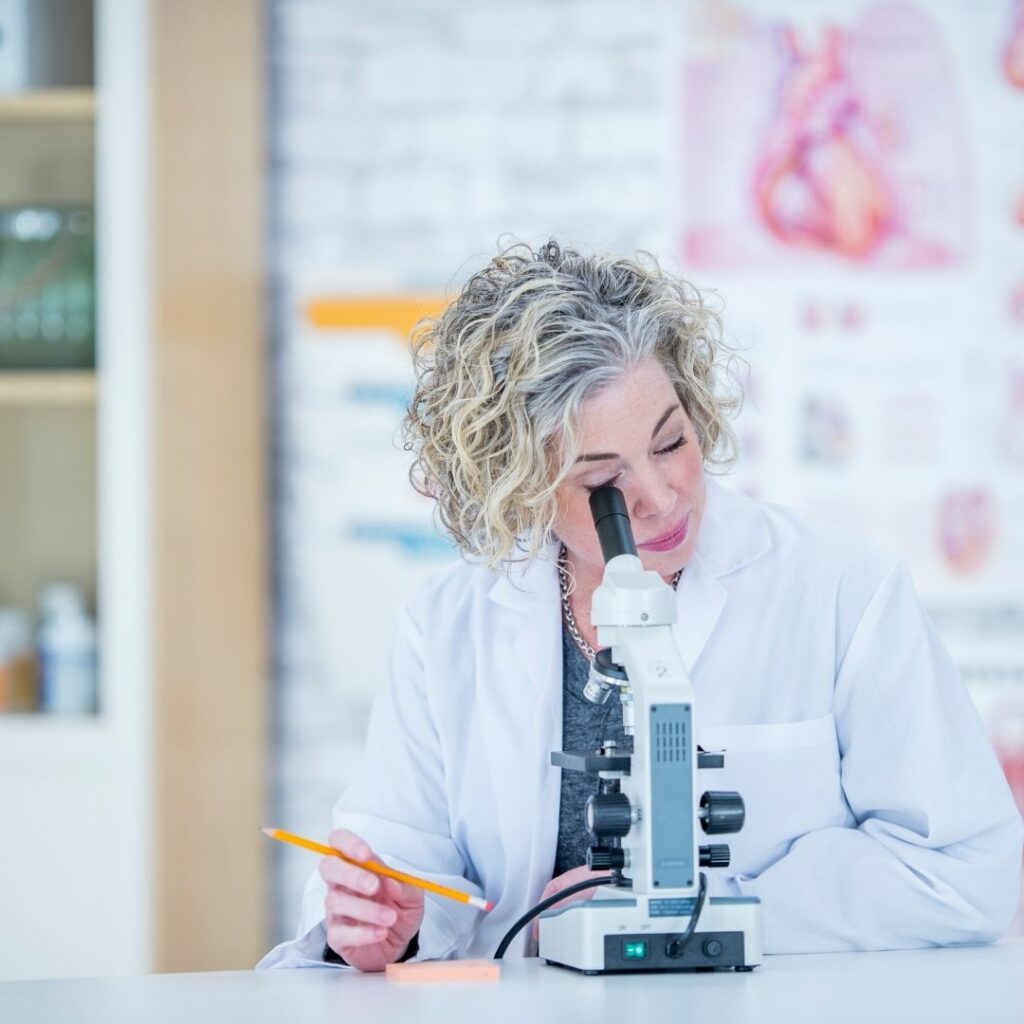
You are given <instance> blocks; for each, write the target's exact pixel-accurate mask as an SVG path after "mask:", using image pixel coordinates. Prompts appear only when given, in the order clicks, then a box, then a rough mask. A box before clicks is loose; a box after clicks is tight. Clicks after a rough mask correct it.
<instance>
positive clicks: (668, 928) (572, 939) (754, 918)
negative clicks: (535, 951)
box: [539, 890, 761, 974]
mask: <svg viewBox="0 0 1024 1024" xmlns="http://www.w3.org/2000/svg"><path fill="white" fill-rule="evenodd" d="M603 891H604V890H599V892H603ZM645 903H646V901H645V900H640V901H637V900H635V899H614V898H603V899H602V898H595V899H592V900H588V901H586V902H579V903H575V904H571V905H570V906H568V907H566V908H563V909H559V910H552V911H548V912H547V913H546V914H543V915H541V919H540V948H539V953H540V956H541V958H542V959H544V960H546V961H547V962H548V963H549V964H551V965H553V966H556V967H568V968H570V969H572V970H577V971H583V972H584V973H585V974H607V973H611V972H616V973H619V972H624V971H630V972H632V971H700V970H737V971H750V970H753V969H754V968H755V967H757V966H758V965H759V964H760V963H761V906H760V900H758V899H755V898H715V897H712V898H710V899H708V901H707V902H706V903H705V905H704V909H703V911H702V912H701V915H700V920H699V922H698V924H697V929H696V931H695V932H694V933H693V935H692V936H690V939H689V941H688V942H687V943H686V946H685V947H684V948H679V942H678V940H679V936H680V934H681V933H683V932H685V931H686V928H687V926H688V924H689V918H687V917H650V916H648V915H647V913H646V908H645V906H644V904H645Z"/></svg>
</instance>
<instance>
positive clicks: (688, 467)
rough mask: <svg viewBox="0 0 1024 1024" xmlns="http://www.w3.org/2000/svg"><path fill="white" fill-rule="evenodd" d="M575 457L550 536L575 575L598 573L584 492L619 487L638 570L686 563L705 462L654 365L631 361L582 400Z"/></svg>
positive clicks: (667, 570) (597, 548) (668, 571)
mask: <svg viewBox="0 0 1024 1024" xmlns="http://www.w3.org/2000/svg"><path fill="white" fill-rule="evenodd" d="M579 429H580V456H579V458H578V459H577V460H576V463H575V464H574V465H573V467H572V469H571V470H570V472H569V475H568V476H567V477H566V478H565V480H563V481H562V483H561V484H560V485H559V488H558V491H557V497H558V507H559V516H558V519H557V521H556V524H555V533H556V534H557V536H558V538H559V539H560V540H561V541H562V543H563V544H565V546H566V548H567V549H568V551H569V554H570V556H571V558H572V562H573V565H574V567H575V569H576V574H577V577H591V578H593V577H595V576H596V577H599V576H600V575H601V574H602V573H603V572H604V558H603V557H602V555H601V545H600V543H599V541H598V539H597V532H596V530H595V529H594V520H593V517H592V516H591V514H590V495H591V492H592V491H594V490H595V489H596V488H598V487H601V486H603V485H604V484H613V485H614V486H615V487H618V488H619V490H620V491H622V494H623V496H624V497H625V499H626V508H627V509H628V510H629V518H630V522H631V523H632V526H633V537H634V539H635V540H636V546H637V553H638V554H639V555H640V559H641V561H642V562H643V564H644V568H645V569H652V570H654V571H655V572H657V573H660V574H661V575H662V576H664V577H669V576H671V575H672V574H673V573H675V572H677V571H678V570H679V569H681V568H682V567H683V566H684V565H686V563H687V562H688V561H689V560H690V557H691V556H692V555H693V551H694V548H695V547H696V545H697V533H698V531H699V529H700V524H701V517H702V516H703V513H704V459H703V456H702V455H701V450H700V445H699V443H698V441H697V435H696V431H695V430H694V427H693V424H692V423H691V422H690V418H689V417H688V416H687V415H686V413H685V412H684V411H683V407H682V405H681V404H680V402H679V398H678V396H677V395H676V392H675V388H674V387H673V386H672V382H671V381H670V380H669V377H668V374H667V373H666V372H665V370H664V368H663V367H662V366H661V364H660V363H659V362H658V361H657V360H656V359H654V358H650V359H647V360H645V361H644V362H642V363H640V364H638V365H637V366H636V367H635V368H634V369H633V370H631V371H630V372H629V373H627V374H626V375H625V376H624V377H622V378H621V379H620V380H619V381H617V382H616V383H615V384H612V385H610V386H609V387H607V388H605V389H604V390H603V391H600V392H598V393H597V394H596V395H594V396H593V398H590V399H588V400H587V401H585V402H584V403H583V408H582V410H581V415H580V421H579Z"/></svg>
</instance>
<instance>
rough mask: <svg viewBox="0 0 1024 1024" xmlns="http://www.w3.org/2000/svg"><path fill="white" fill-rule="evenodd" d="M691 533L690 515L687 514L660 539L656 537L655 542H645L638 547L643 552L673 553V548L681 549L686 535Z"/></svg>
mask: <svg viewBox="0 0 1024 1024" xmlns="http://www.w3.org/2000/svg"><path fill="white" fill-rule="evenodd" d="M689 532H690V513H689V512H687V513H686V515H685V516H683V518H682V519H681V520H680V522H679V523H678V524H677V525H676V526H673V527H672V529H671V530H669V532H668V533H663V534H662V535H661V536H660V537H655V538H654V539H653V540H647V541H644V542H643V544H637V547H638V548H639V549H640V550H641V551H671V550H672V549H673V548H677V547H679V545H680V544H682V543H683V541H684V540H686V535H687V533H689Z"/></svg>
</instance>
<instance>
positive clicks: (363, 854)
mask: <svg viewBox="0 0 1024 1024" xmlns="http://www.w3.org/2000/svg"><path fill="white" fill-rule="evenodd" d="M327 841H328V842H329V843H330V844H331V846H333V847H334V848H335V849H336V850H337V851H338V852H339V853H343V854H345V856H346V857H351V858H352V859H353V860H369V859H370V858H371V857H372V856H373V851H372V850H371V849H370V847H369V844H368V843H367V842H366V840H365V839H362V838H360V837H359V836H357V835H356V834H355V832H349V830H348V829H347V828H336V829H335V830H334V831H333V832H332V833H331V834H330V835H329V836H328V837H327Z"/></svg>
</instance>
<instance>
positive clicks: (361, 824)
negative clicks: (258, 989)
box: [257, 608, 482, 970]
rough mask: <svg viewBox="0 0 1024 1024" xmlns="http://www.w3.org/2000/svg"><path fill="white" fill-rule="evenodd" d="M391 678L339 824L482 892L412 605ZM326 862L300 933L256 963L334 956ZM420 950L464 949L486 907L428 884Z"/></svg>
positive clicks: (313, 883)
mask: <svg viewBox="0 0 1024 1024" xmlns="http://www.w3.org/2000/svg"><path fill="white" fill-rule="evenodd" d="M388 676H389V677H388V681H387V684H386V685H385V686H384V687H383V688H382V689H381V691H379V693H378V694H377V698H376V700H375V701H374V706H373V711H372V713H371V715H370V725H369V730H368V732H367V740H366V749H365V751H364V753H363V757H362V759H361V762H360V768H359V771H358V772H357V774H356V777H355V779H354V780H353V781H352V783H351V784H350V785H349V787H348V788H347V789H346V790H345V792H344V794H343V795H342V797H341V799H340V800H339V801H338V803H337V804H336V805H335V808H334V814H333V823H334V827H335V828H346V829H349V830H350V831H352V832H355V833H356V834H357V835H359V836H361V837H362V838H363V839H365V840H366V841H367V843H369V845H370V847H371V849H373V851H374V852H375V853H376V854H377V855H378V856H380V858H381V859H382V860H383V861H384V862H385V863H386V864H389V865H390V866H392V867H394V868H397V869H399V870H402V871H407V872H410V873H411V874H415V875H418V876H419V877H421V878H426V879H429V880H430V881H433V882H437V883H439V884H441V885H446V886H449V887H451V888H455V889H460V890H461V891H463V892H467V893H473V894H474V895H478V896H479V895H482V891H481V889H480V887H479V886H478V885H475V884H472V883H470V882H469V881H467V879H466V878H465V870H466V868H465V862H464V861H463V858H462V856H461V855H460V853H459V851H458V849H457V847H456V844H455V842H454V841H453V840H452V838H451V834H450V828H449V815H448V803H447V796H446V793H447V789H446V786H445V777H444V765H443V760H442V757H441V747H440V741H439V738H438V734H437V730H436V727H435V718H434V715H433V713H432V709H431V702H430V699H429V697H428V694H427V692H426V687H425V674H424V671H423V644H422V633H421V631H420V628H419V626H418V625H417V623H416V622H415V621H414V620H413V617H412V615H411V614H410V612H409V610H408V609H407V608H403V609H402V610H401V611H400V613H399V624H398V630H397V635H396V639H395V643H394V645H393V647H392V653H391V664H390V671H389V674H388ZM325 895H326V887H325V886H324V884H323V881H322V879H321V878H320V875H319V873H318V872H314V873H313V874H312V875H311V876H310V879H309V881H308V883H307V885H306V889H305V892H304V893H303V897H302V906H301V913H300V919H299V926H298V931H297V935H296V938H295V939H294V940H293V941H291V942H286V943H282V944H281V945H280V946H278V947H276V948H275V949H274V950H272V951H271V952H270V953H268V954H267V956H266V957H264V958H263V960H262V961H261V962H260V963H259V964H258V965H257V967H258V969H267V968H273V967H312V966H317V967H320V966H328V967H334V968H335V969H339V968H340V969H342V970H345V969H348V970H351V969H352V968H347V967H345V966H343V965H330V964H324V963H323V960H322V953H323V948H324V942H325V941H326V930H325V926H324V896H325ZM424 895H425V900H424V918H423V923H422V925H421V927H420V932H419V945H420V948H419V952H418V954H417V955H416V957H414V959H416V960H440V959H448V958H452V957H457V956H460V955H462V954H463V953H464V952H465V948H466V946H467V944H468V942H469V940H470V938H471V934H472V931H473V928H474V925H475V924H476V922H477V918H478V916H479V914H480V911H479V910H476V909H474V908H473V907H469V906H467V905H465V904H462V903H458V902H456V901H454V900H449V899H445V898H444V897H440V896H433V895H432V894H430V893H425V894H424Z"/></svg>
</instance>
